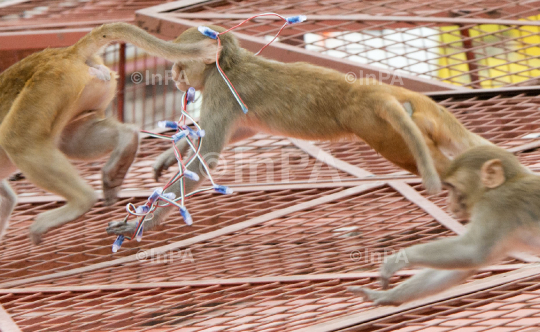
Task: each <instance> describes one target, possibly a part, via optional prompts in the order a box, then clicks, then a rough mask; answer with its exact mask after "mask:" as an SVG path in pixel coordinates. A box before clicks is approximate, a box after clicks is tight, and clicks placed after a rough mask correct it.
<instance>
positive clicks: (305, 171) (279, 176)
mask: <svg viewBox="0 0 540 332" xmlns="http://www.w3.org/2000/svg"><path fill="white" fill-rule="evenodd" d="M170 147H171V142H170V141H168V140H162V139H153V138H145V139H142V140H141V146H140V147H139V153H138V155H137V158H136V159H135V161H134V162H133V164H132V166H131V168H130V171H129V173H128V174H127V176H126V179H125V180H124V184H123V185H122V190H123V191H124V192H125V194H128V195H129V192H130V191H141V190H143V191H148V190H153V189H154V188H157V187H162V186H163V184H164V183H165V182H166V181H167V179H169V178H170V177H172V176H173V175H174V173H175V172H176V171H177V169H178V167H177V166H172V167H171V168H170V169H169V170H168V171H167V172H165V173H164V175H162V177H161V178H160V180H159V182H156V181H154V178H153V170H152V165H153V163H154V162H155V160H156V159H157V157H158V156H159V155H160V154H161V153H162V152H164V151H165V150H167V149H168V148H170ZM106 161H107V159H106V158H103V159H101V160H98V161H94V162H75V163H74V164H75V165H76V166H77V169H78V170H79V174H80V175H81V176H82V177H83V178H84V179H85V180H86V181H87V182H88V183H89V184H91V185H92V186H93V187H94V188H96V189H101V168H102V167H103V165H104V164H105V162H106ZM212 175H213V178H214V181H216V182H217V183H219V184H224V185H241V184H244V185H245V184H267V183H270V184H275V183H294V182H309V183H315V182H325V181H327V182H333V183H337V184H339V183H340V182H341V181H346V180H354V179H356V177H355V176H353V175H351V174H348V173H345V172H343V171H340V170H337V169H335V168H333V167H330V166H328V165H327V164H325V163H323V162H321V161H318V160H316V159H315V158H312V157H310V156H309V155H308V154H306V153H305V152H303V151H302V150H300V149H298V148H297V147H295V146H294V145H293V144H292V143H291V142H290V141H289V140H288V139H286V138H282V137H275V136H268V135H256V136H255V137H253V138H249V139H246V140H243V141H241V142H238V143H235V144H232V145H230V146H228V147H227V148H226V149H225V150H224V151H223V153H222V154H221V156H220V159H219V163H218V166H217V168H216V170H215V171H214V172H213V173H212ZM16 179H17V178H15V179H14V181H11V182H10V184H11V185H12V187H13V188H14V189H15V191H16V192H17V194H18V195H22V197H32V196H43V195H50V193H48V192H46V191H44V190H42V189H40V188H36V187H35V186H34V185H33V184H31V183H30V182H28V181H27V180H25V179H19V180H16ZM203 186H210V182H209V181H206V182H205V183H204V184H203Z"/></svg>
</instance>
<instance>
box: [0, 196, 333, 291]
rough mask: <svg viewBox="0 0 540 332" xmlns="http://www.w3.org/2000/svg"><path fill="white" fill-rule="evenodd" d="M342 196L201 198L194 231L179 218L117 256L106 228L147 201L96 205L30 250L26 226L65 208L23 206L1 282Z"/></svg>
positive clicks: (7, 244) (3, 252)
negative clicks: (131, 206) (40, 215)
mask: <svg viewBox="0 0 540 332" xmlns="http://www.w3.org/2000/svg"><path fill="white" fill-rule="evenodd" d="M339 190H340V188H333V189H327V190H325V189H306V190H281V191H255V192H245V193H235V194H232V195H219V194H210V193H205V194H200V195H197V196H194V197H193V198H190V199H189V201H188V202H189V203H188V204H189V210H190V213H191V214H192V216H193V220H194V221H195V222H194V224H193V226H191V227H189V226H186V225H185V223H184V221H183V219H182V217H181V216H179V214H176V213H175V214H173V215H172V216H171V217H169V218H168V219H167V220H166V221H165V222H164V223H162V225H161V226H160V228H159V229H158V230H154V231H148V232H145V235H144V237H143V240H142V241H141V242H135V241H131V242H127V243H126V244H125V245H124V246H123V247H122V250H121V251H120V252H118V253H116V254H115V255H113V254H112V253H111V245H112V241H113V240H114V236H106V233H105V227H106V225H107V224H108V222H109V221H113V220H121V219H123V218H124V216H125V215H126V212H125V205H126V204H127V203H128V202H132V203H134V204H142V203H143V202H144V201H145V200H146V199H145V198H138V197H130V198H125V199H122V200H121V201H119V202H118V203H116V204H115V205H113V206H109V207H105V206H103V205H102V204H101V203H98V204H96V206H95V207H94V208H92V210H91V211H90V212H88V213H86V214H85V215H84V216H82V217H80V218H79V219H78V220H75V221H72V222H70V223H68V224H66V225H64V226H62V227H59V228H57V229H55V230H52V231H50V232H49V233H47V235H46V236H45V237H44V243H43V244H42V245H40V246H33V245H31V243H30V240H29V239H28V226H29V225H30V224H31V222H32V220H33V218H34V217H35V215H36V214H37V213H40V212H43V211H46V210H50V209H52V208H55V207H58V206H59V205H61V204H62V203H58V202H49V203H28V204H19V205H18V206H17V209H16V210H15V212H14V213H13V215H12V218H11V225H10V227H9V228H8V231H7V234H6V235H5V236H4V238H3V240H2V242H1V243H0V257H1V259H0V261H1V263H0V281H2V282H4V281H7V280H13V279H20V278H21V277H32V276H37V275H44V274H50V273H55V272H58V271H65V270H70V269H74V268H78V267H81V266H88V265H91V264H96V263H99V262H104V261H110V260H112V259H116V258H119V257H123V256H128V255H130V254H135V253H136V252H137V251H138V250H140V249H141V248H142V249H150V248H155V247H159V246H162V245H167V244H171V243H174V242H177V241H180V240H183V239H188V238H193V237H195V236H197V235H200V234H203V233H207V232H210V231H213V230H216V229H221V228H223V227H225V226H228V225H232V224H235V223H238V222H241V221H245V220H248V219H250V218H254V217H256V216H260V215H263V214H266V213H269V212H271V211H275V210H279V209H283V208H285V207H289V206H293V205H295V204H299V203H301V202H305V201H308V200H311V199H314V198H316V197H321V196H324V195H327V194H329V193H333V192H338V191H339Z"/></svg>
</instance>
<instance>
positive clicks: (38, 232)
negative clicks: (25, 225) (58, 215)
mask: <svg viewBox="0 0 540 332" xmlns="http://www.w3.org/2000/svg"><path fill="white" fill-rule="evenodd" d="M46 231H47V229H46V228H43V227H42V226H41V223H40V222H39V220H36V221H34V223H32V225H30V233H29V234H28V236H29V237H30V241H32V243H33V244H36V245H37V244H40V243H41V236H42V235H43V234H44V233H45V232H46Z"/></svg>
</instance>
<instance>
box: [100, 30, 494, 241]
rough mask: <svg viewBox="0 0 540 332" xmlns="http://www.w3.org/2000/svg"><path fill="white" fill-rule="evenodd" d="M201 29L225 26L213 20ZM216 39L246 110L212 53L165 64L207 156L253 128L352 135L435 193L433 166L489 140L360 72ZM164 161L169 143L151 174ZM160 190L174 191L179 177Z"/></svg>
mask: <svg viewBox="0 0 540 332" xmlns="http://www.w3.org/2000/svg"><path fill="white" fill-rule="evenodd" d="M210 28H211V29H213V30H215V31H218V32H223V31H225V29H223V28H221V27H218V26H210ZM208 39H210V38H208V37H206V36H205V35H203V34H201V33H200V32H199V31H198V30H197V29H196V28H191V29H188V30H186V31H185V32H184V33H182V34H181V35H180V36H179V37H178V38H177V39H176V40H175V42H176V43H178V44H179V45H191V44H193V43H199V42H201V41H203V40H208ZM220 39H221V45H222V47H221V49H220V53H219V63H220V66H221V68H222V69H223V70H224V71H225V73H226V74H227V76H228V78H229V79H230V81H231V82H232V84H233V85H234V86H235V88H236V90H237V91H238V93H239V95H240V96H241V98H242V99H243V100H244V102H245V104H246V105H247V107H248V109H249V111H248V112H247V113H246V114H244V113H243V112H242V110H241V108H240V106H239V104H238V103H237V101H236V100H235V98H234V96H233V95H232V94H231V91H230V90H229V88H228V86H227V85H226V83H225V82H224V80H223V78H222V77H221V75H220V73H219V72H218V70H217V68H216V64H215V61H216V58H215V57H214V58H213V59H211V60H205V59H196V60H190V61H177V62H176V63H175V64H174V66H173V78H174V79H175V81H176V85H177V87H178V88H179V89H180V90H182V91H187V89H188V88H189V87H194V88H195V89H197V90H199V91H201V92H202V95H203V101H202V106H201V116H200V122H199V123H200V125H201V127H202V128H203V129H204V130H205V132H206V137H204V139H203V141H202V146H201V153H200V154H201V156H202V157H203V158H206V157H207V156H213V157H214V158H215V156H216V155H219V153H220V152H221V151H222V149H223V147H224V146H225V145H226V144H228V143H233V142H236V141H239V140H242V139H245V138H248V137H251V136H253V135H254V134H255V133H257V132H260V131H262V132H266V133H269V134H275V135H283V136H288V137H295V138H299V139H305V140H343V139H345V140H346V139H351V138H354V137H357V138H361V139H363V140H364V141H365V142H366V143H367V144H369V145H370V146H371V147H372V148H374V149H375V150H377V151H378V152H379V153H380V154H381V155H382V156H384V157H385V158H387V159H388V160H390V161H391V162H393V163H394V164H396V165H398V166H400V167H402V168H404V169H406V170H408V171H410V172H412V173H415V174H420V175H421V177H422V180H423V183H424V186H425V187H426V188H427V190H428V191H429V192H431V193H435V192H438V191H439V190H440V188H441V183H440V179H439V173H441V172H442V171H444V170H445V169H446V167H447V166H448V164H449V162H450V159H451V158H452V157H453V156H455V155H457V154H459V153H460V152H462V151H464V150H466V149H468V148H470V147H473V146H477V145H490V144H491V143H490V142H488V141H487V140H485V139H483V138H481V137H480V136H478V135H476V134H473V133H471V132H469V131H467V130H466V129H465V127H463V125H462V124H461V123H459V122H458V121H457V119H456V118H455V117H454V116H453V115H452V114H451V113H450V112H448V111H447V110H446V109H445V108H443V107H441V106H439V105H437V104H436V103H435V102H433V101H432V100H431V99H430V98H428V97H426V96H423V95H421V94H419V93H416V92H413V91H409V90H407V89H404V88H401V87H397V86H392V85H387V84H383V83H380V82H378V81H375V80H369V79H365V80H359V81H357V82H353V83H350V82H348V81H347V80H346V78H345V75H344V74H343V73H340V72H338V71H335V70H332V69H328V68H323V67H318V66H314V65H311V64H308V63H282V62H278V61H273V60H268V59H265V58H264V57H261V56H255V55H254V54H253V53H251V52H249V51H247V50H245V49H243V48H241V47H240V46H239V44H238V40H237V39H236V37H235V36H234V35H233V34H232V33H230V32H229V33H226V34H223V35H221V36H220ZM210 40H212V41H213V42H214V43H217V41H216V40H213V39H210ZM178 148H179V151H180V152H181V153H186V151H187V149H188V145H187V143H186V142H185V140H182V141H179V143H178ZM173 164H176V158H175V155H174V150H173V149H172V148H171V149H169V150H168V151H166V152H164V153H163V154H162V155H160V156H159V157H158V159H157V161H156V162H155V164H154V175H155V178H156V180H157V179H158V178H159V176H160V175H161V173H162V171H163V170H165V169H167V168H168V167H169V166H171V165H173ZM212 167H215V165H210V168H212ZM189 170H190V171H193V172H196V173H198V174H199V177H200V180H199V181H197V182H195V181H190V180H188V181H186V192H191V191H193V190H195V189H196V188H197V187H198V186H199V185H200V184H201V183H202V181H203V180H204V178H205V174H204V173H205V171H204V170H203V167H201V163H200V162H199V160H196V161H195V162H193V163H192V164H191V165H190V167H189ZM166 192H175V193H176V194H177V195H178V193H179V184H178V183H175V184H174V185H172V186H170V187H169V188H168V189H167V190H166ZM171 209H172V207H163V208H158V209H156V211H154V213H153V217H151V218H147V219H146V220H145V222H144V229H145V230H148V229H151V228H152V227H154V226H155V225H157V224H159V223H160V222H161V221H162V220H163V219H165V218H166V216H167V215H168V214H169V213H170V212H171ZM136 225H137V222H136V221H132V222H127V223H123V222H116V221H114V222H111V223H110V224H109V228H108V229H107V231H108V232H109V233H110V234H130V233H133V231H134V229H135V227H136Z"/></svg>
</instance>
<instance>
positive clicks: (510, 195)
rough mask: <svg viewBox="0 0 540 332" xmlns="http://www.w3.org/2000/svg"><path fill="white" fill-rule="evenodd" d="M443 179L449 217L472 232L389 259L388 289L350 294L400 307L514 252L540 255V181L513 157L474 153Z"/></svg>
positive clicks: (497, 151)
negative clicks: (402, 273)
mask: <svg viewBox="0 0 540 332" xmlns="http://www.w3.org/2000/svg"><path fill="white" fill-rule="evenodd" d="M442 179H443V185H444V186H445V187H446V188H447V189H448V191H449V195H448V204H449V210H450V212H452V213H453V214H454V215H455V216H456V217H459V218H469V219H470V223H469V225H468V227H467V231H466V232H465V233H464V234H462V235H459V236H456V237H451V238H445V239H441V240H437V241H433V242H430V243H425V244H418V245H415V246H412V247H409V248H406V249H405V250H404V252H402V253H397V254H394V255H391V256H389V257H387V258H386V259H385V263H384V264H383V266H382V267H381V283H382V288H383V289H385V290H382V291H377V290H371V289H368V288H364V287H359V286H351V287H349V290H350V291H352V292H354V293H357V294H360V295H361V296H363V298H364V299H365V300H368V301H373V302H374V303H375V304H378V305H399V304H401V303H404V302H408V301H412V300H415V299H419V298H422V297H425V296H428V295H432V294H435V293H438V292H441V291H443V290H446V289H447V288H449V287H452V286H454V285H457V284H459V283H461V282H463V281H464V280H465V279H467V278H468V277H469V276H472V275H474V274H475V273H476V271H478V269H480V268H482V267H485V266H487V265H490V264H493V263H496V262H498V261H500V260H502V259H504V258H505V257H506V256H508V254H510V253H512V252H514V251H536V252H540V176H538V175H535V174H533V173H531V172H530V171H529V170H528V169H527V168H525V167H524V166H522V165H521V164H520V163H519V161H518V160H517V158H516V157H515V156H514V155H512V154H511V153H510V152H507V151H505V150H503V149H501V148H498V147H495V146H483V147H475V148H472V149H470V150H468V151H466V152H465V153H463V154H462V155H460V156H458V157H457V158H456V159H455V160H454V161H453V162H452V163H451V164H450V166H449V167H448V169H447V170H446V172H445V174H444V175H443V176H442ZM414 267H425V268H426V269H423V270H422V271H421V272H419V273H418V274H416V275H414V276H413V277H411V278H410V279H408V280H406V281H405V282H402V283H401V284H399V285H398V286H397V287H395V288H393V289H390V290H386V289H387V288H388V283H389V279H390V278H391V277H392V276H393V275H394V273H396V272H397V271H399V270H401V269H403V268H414Z"/></svg>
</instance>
